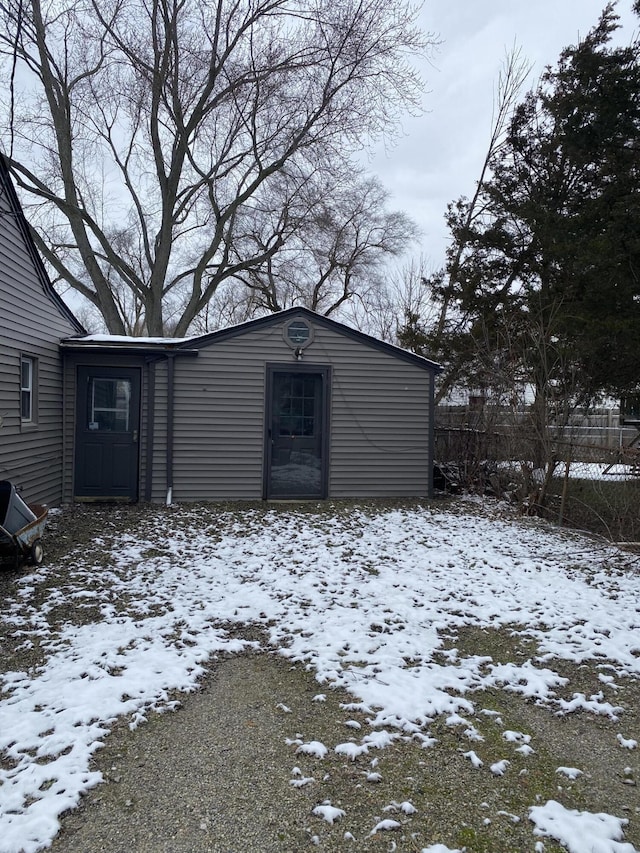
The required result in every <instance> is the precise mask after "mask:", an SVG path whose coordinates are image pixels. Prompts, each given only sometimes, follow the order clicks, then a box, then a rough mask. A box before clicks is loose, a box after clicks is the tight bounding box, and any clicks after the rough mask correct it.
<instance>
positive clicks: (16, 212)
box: [0, 152, 87, 335]
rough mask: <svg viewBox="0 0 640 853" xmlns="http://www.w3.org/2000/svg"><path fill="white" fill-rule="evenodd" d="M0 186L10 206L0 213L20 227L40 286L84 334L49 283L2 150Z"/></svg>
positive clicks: (0, 157)
mask: <svg viewBox="0 0 640 853" xmlns="http://www.w3.org/2000/svg"><path fill="white" fill-rule="evenodd" d="M0 186H1V187H2V189H3V191H4V193H3V194H4V196H5V198H7V199H8V201H9V205H10V207H11V210H10V211H0V214H1V213H7V212H9V213H10V215H12V216H13V217H14V219H15V222H16V224H17V226H18V228H19V229H20V233H21V234H22V238H23V240H24V245H25V247H26V249H27V251H28V253H29V256H30V258H31V260H32V262H33V267H34V270H35V273H36V276H37V277H38V280H39V282H40V284H41V286H42V289H43V291H44V293H45V294H46V296H47V297H48V298H49V300H50V301H51V303H52V304H53V306H54V308H55V309H56V310H57V311H58V312H59V313H60V314H61V315H62V316H63V317H64V318H65V320H67V321H68V322H69V323H71V325H72V326H73V328H74V329H75V330H76V331H77V333H78V334H80V335H86V333H87V332H86V329H85V328H84V327H83V326H82V324H81V323H80V321H79V320H78V319H77V317H76V316H75V315H74V314H73V312H72V311H71V309H70V308H69V307H68V306H67V305H66V303H65V302H64V301H63V299H62V297H60V296H59V295H58V293H56V290H55V288H54V287H53V285H52V284H51V279H50V278H49V276H48V274H47V271H46V269H45V266H44V263H43V262H42V258H41V257H40V253H39V252H38V250H37V249H36V245H35V243H34V242H33V237H32V235H31V229H30V228H29V224H28V223H27V220H26V219H25V216H24V212H23V210H22V206H21V204H20V200H19V199H18V195H17V193H16V191H15V187H14V186H13V181H12V180H11V175H10V172H9V167H8V165H7V160H6V158H5V156H4V155H3V154H2V152H0Z"/></svg>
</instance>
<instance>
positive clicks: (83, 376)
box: [72, 362, 143, 503]
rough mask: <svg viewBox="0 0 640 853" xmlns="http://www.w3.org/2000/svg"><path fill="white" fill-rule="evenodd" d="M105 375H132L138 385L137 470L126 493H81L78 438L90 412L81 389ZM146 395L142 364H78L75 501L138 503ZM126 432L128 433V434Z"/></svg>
mask: <svg viewBox="0 0 640 853" xmlns="http://www.w3.org/2000/svg"><path fill="white" fill-rule="evenodd" d="M92 376H93V377H96V376H97V377H100V376H102V377H105V378H114V379H117V378H128V376H132V377H133V378H134V380H135V383H136V385H137V389H136V390H137V395H138V399H137V405H136V406H135V408H133V407H132V412H135V416H136V421H137V428H136V429H135V430H134V434H133V435H132V439H131V445H132V446H134V448H135V453H134V454H133V458H135V463H136V471H135V478H134V480H133V481H132V488H131V489H130V491H129V492H128V493H127V494H126V495H106V494H101V495H97V494H96V495H79V494H77V482H78V479H77V478H78V453H79V441H78V437H79V434H80V432H81V430H82V423H83V422H84V418H86V412H84V411H82V412H81V411H80V406H81V402H82V401H83V400H84V403H85V404H86V402H87V400H86V397H85V395H86V391H83V390H82V388H81V384H82V383H84V382H85V380H86V381H87V382H88V380H89V379H90V378H91V377H92ZM142 395H143V371H142V367H141V366H140V365H139V364H122V365H117V364H114V363H113V362H111V363H109V364H101V363H85V364H76V369H75V400H74V420H73V425H74V430H73V479H72V497H73V500H74V501H78V502H87V501H114V502H126V503H137V502H138V500H139V499H140V472H141V447H142V441H141V435H142ZM124 434H126V433H124Z"/></svg>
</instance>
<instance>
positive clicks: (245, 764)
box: [0, 508, 640, 853]
mask: <svg viewBox="0 0 640 853" xmlns="http://www.w3.org/2000/svg"><path fill="white" fill-rule="evenodd" d="M144 511H145V510H143V509H140V508H131V509H129V510H119V515H118V518H119V519H120V521H119V522H118V523H119V524H123V525H126V524H128V525H129V526H130V527H135V526H136V524H137V521H138V520H139V519H140V518H141V515H140V513H144ZM147 511H148V510H147ZM101 513H104V515H103V516H101ZM101 518H102V520H103V521H105V520H106V519H107V518H109V519H110V522H111V523H113V519H114V516H113V514H112V513H111V514H109V512H108V510H101V509H99V508H92V509H90V510H89V509H83V508H76V509H75V510H72V511H69V512H68V513H64V514H62V515H60V516H56V517H54V519H53V520H52V523H51V524H50V527H49V530H48V535H47V539H46V541H45V546H46V548H47V551H48V559H49V561H55V562H56V566H57V574H56V578H55V583H58V584H60V583H61V582H62V581H63V580H64V572H65V554H67V553H68V551H69V549H70V548H71V546H72V545H73V546H77V545H79V544H83V545H84V547H85V548H86V549H87V551H90V550H91V549H92V548H94V547H95V546H93V545H92V531H94V530H95V529H96V521H97V522H98V523H100V519H101ZM97 556H98V555H97V553H96V558H97ZM21 577H22V573H21V572H13V571H8V572H7V571H4V572H2V573H1V574H0V596H1V597H2V599H3V601H6V600H8V599H10V598H12V597H14V596H15V595H16V594H17V592H18V585H19V581H20V578H21ZM53 582H54V580H53V579H50V580H47V581H45V583H53ZM43 592H44V590H43ZM74 607H75V605H74V604H73V602H68V603H66V604H65V605H64V608H61V610H60V611H59V612H57V613H55V614H53V613H52V614H51V619H52V620H58V621H59V622H60V624H62V622H64V621H66V620H72V621H73V620H77V621H82V620H84V619H87V618H90V617H89V616H88V615H87V614H88V611H87V610H86V609H85V610H82V611H81V610H75V609H74ZM0 612H1V608H0ZM239 635H240V636H245V637H247V638H250V639H258V640H262V637H261V635H260V634H258V633H257V632H256V630H255V628H253V627H252V626H250V625H249V626H246V627H245V628H244V629H239ZM0 644H1V647H2V649H3V654H2V658H1V659H0V669H2V670H5V671H7V670H22V671H29V670H30V669H31V668H35V667H37V666H38V665H39V664H40V663H41V662H42V660H43V657H42V655H43V653H42V652H41V650H38V649H37V648H36V649H32V650H24V649H19V648H18V647H19V645H20V643H19V638H17V637H15V636H14V634H13V633H12V628H11V625H10V624H8V623H7V622H4V621H2V620H0ZM263 645H264V647H263V650H262V651H260V652H255V653H243V654H241V655H236V656H221V657H217V658H215V659H212V660H211V661H210V662H209V669H208V674H207V675H206V677H205V678H204V679H203V680H202V682H201V684H200V685H199V689H198V690H197V691H195V692H193V693H191V694H187V695H182V696H179V697H176V698H178V699H179V700H180V702H181V706H180V708H179V709H178V710H176V711H173V712H168V713H164V714H155V713H154V714H152V715H150V717H149V721H148V722H147V723H146V724H145V725H143V726H141V727H140V728H138V729H137V730H136V731H130V729H129V727H128V725H127V723H126V721H119V722H117V723H116V724H115V726H114V728H113V731H112V733H111V734H110V735H109V737H108V738H107V739H106V741H105V745H104V747H103V748H102V749H101V750H99V751H98V752H97V753H96V755H95V758H94V768H93V769H98V770H100V771H101V772H102V774H103V777H104V783H103V784H101V785H99V786H98V787H96V788H95V789H93V790H92V791H91V792H89V793H88V794H87V795H86V796H85V797H84V798H83V800H82V802H81V805H80V807H79V808H78V809H75V810H73V811H70V812H68V813H67V814H66V815H65V816H64V817H63V820H62V828H61V831H60V833H59V835H58V837H57V838H56V840H55V841H54V844H53V846H52V848H51V849H52V851H53V853H81V851H85V853H93V851H96V850H101V851H104V853H134V851H138V853H151V851H153V853H162V851H167V853H183V851H184V853H187V851H190V852H192V853H200V851H219V853H270V851H283V853H286V851H291V853H294V852H295V853H297V851H302V850H305V849H313V847H318V848H319V849H322V850H327V851H334V850H336V851H337V850H345V849H347V850H348V849H353V850H358V851H364V853H368V851H380V850H384V851H386V850H397V851H420V850H422V849H423V848H424V847H428V846H429V845H432V844H436V843H440V844H445V845H447V846H448V847H450V848H451V849H460V850H462V849H464V850H466V851H469V853H489V851H493V853H512V851H513V853H515V851H533V849H534V844H535V841H536V838H535V837H534V835H533V825H532V824H531V822H530V821H529V819H528V810H529V808H530V807H531V806H533V805H536V804H543V803H545V802H547V800H550V799H554V800H557V801H558V802H560V803H562V804H563V805H564V806H566V807H567V808H572V809H578V810H584V811H589V812H605V813H608V814H611V815H616V816H618V817H621V818H625V819H627V820H628V821H629V823H628V825H627V826H626V828H625V841H626V842H628V843H630V844H632V845H633V846H634V848H635V849H637V850H640V794H639V792H638V788H637V782H638V781H639V780H640V749H634V750H629V749H624V748H622V747H621V746H620V744H619V743H618V741H617V735H618V733H620V732H621V731H622V732H624V736H625V738H634V739H636V740H638V741H639V742H640V682H638V680H635V679H630V678H628V679H620V678H617V679H616V683H617V684H618V689H617V691H616V694H615V703H616V704H617V705H619V706H621V707H622V709H623V711H622V714H621V716H620V719H619V720H610V719H608V718H604V717H596V716H593V715H591V714H588V713H587V712H585V711H580V712H578V713H574V714H569V715H566V716H557V715H555V714H554V713H553V711H552V710H550V709H548V708H543V707H539V706H538V705H536V704H534V703H532V702H530V701H526V700H524V699H522V698H521V697H519V696H516V695H514V694H512V693H506V692H504V691H499V690H495V691H485V692H483V693H479V694H478V693H477V694H471V695H470V696H469V698H470V699H471V701H472V702H473V703H474V706H475V712H476V713H475V716H474V717H473V718H472V722H473V725H474V726H475V727H476V729H477V730H478V732H479V733H480V734H481V735H482V738H483V740H482V741H478V742H476V743H471V744H470V743H469V740H468V738H467V737H465V736H464V734H463V731H462V729H461V727H459V726H451V725H447V724H446V722H445V720H443V719H437V720H435V721H434V723H433V724H432V725H431V726H430V734H431V736H432V737H433V738H434V739H435V742H434V743H433V744H432V745H429V746H427V747H425V746H424V745H423V744H422V743H421V742H420V740H419V739H416V738H414V737H411V736H410V735H407V734H403V735H402V737H400V738H399V739H397V740H395V741H394V742H393V743H392V744H391V745H390V746H387V747H386V748H384V749H379V750H374V749H371V750H370V751H369V753H368V754H365V755H361V756H358V757H357V758H356V759H355V760H353V761H352V760H350V759H347V758H345V756H343V755H338V754H336V753H335V752H334V751H333V750H334V747H335V746H336V745H337V744H339V743H343V742H345V741H349V740H350V739H354V740H357V741H358V742H359V740H360V738H361V737H362V736H363V734H365V733H368V732H369V731H371V729H370V727H369V726H368V723H367V719H366V716H365V715H363V714H362V713H360V712H354V711H353V710H351V709H348V708H346V707H344V706H345V705H348V703H349V701H350V697H349V696H348V695H347V694H345V693H342V692H340V691H338V690H329V689H327V687H326V685H325V686H321V685H319V684H318V683H317V682H316V680H315V679H314V677H313V673H311V672H308V671H306V670H305V669H304V668H303V667H301V666H299V665H298V666H291V664H290V663H289V662H287V661H286V660H285V659H284V658H282V657H281V656H280V655H278V654H277V650H275V649H269V648H268V646H266V644H263ZM449 645H455V646H456V648H458V650H459V652H460V654H461V655H469V654H477V655H490V656H491V657H492V658H493V660H494V661H496V662H507V661H509V660H514V659H518V660H522V659H523V657H529V656H532V655H535V648H532V647H531V646H530V645H526V644H525V643H524V641H523V640H522V638H519V637H517V636H512V635H511V632H509V631H507V630H504V629H502V630H491V629H486V630H480V629H472V628H469V629H468V630H467V629H465V630H463V631H460V632H459V633H458V635H457V636H455V637H452V638H450V640H449ZM600 663H602V662H600ZM547 665H549V664H547ZM553 668H554V669H556V670H557V671H559V672H560V674H561V675H563V676H565V677H566V678H568V679H569V683H568V684H567V685H566V687H564V688H563V695H564V696H566V698H570V697H571V696H572V694H573V693H574V692H582V693H585V694H586V695H590V693H596V692H598V691H599V690H600V689H601V687H602V684H601V682H599V680H598V674H599V673H600V672H601V670H600V669H598V668H596V667H595V666H594V665H590V664H585V665H581V666H576V665H571V664H568V663H564V662H553ZM319 693H324V694H325V696H326V701H315V698H316V697H317V696H318V694H319ZM486 712H488V713H486ZM348 721H350V725H347V722H348ZM354 722H355V723H358V724H359V725H360V726H361V729H358V730H355V728H353V727H351V726H352V725H353V723H354ZM507 730H513V731H518V732H523V733H526V734H528V735H530V738H531V740H530V745H531V747H532V748H533V750H534V752H533V753H532V754H531V755H528V756H524V755H520V754H517V753H515V751H514V750H513V748H512V747H513V745H512V744H507V743H505V739H504V736H503V733H504V731H507ZM300 740H304V741H305V742H306V741H310V740H316V741H320V742H322V743H324V744H326V745H327V746H328V747H329V752H328V754H327V755H326V756H325V757H324V758H322V759H318V758H315V757H312V756H309V755H304V754H299V753H296V750H297V747H298V744H299V741H300ZM470 749H473V750H474V751H475V752H476V754H477V756H478V757H479V758H480V759H481V760H482V762H483V766H482V767H480V768H475V767H473V766H472V763H471V762H470V760H469V759H468V758H466V757H465V756H464V753H465V752H468V751H469V750H470ZM506 757H508V759H509V761H510V765H509V767H508V770H507V772H506V773H505V774H504V775H503V776H495V775H494V774H492V773H491V772H490V771H489V769H488V768H489V766H490V765H491V764H492V763H493V762H496V761H499V760H501V759H504V758H506ZM563 766H564V767H574V768H579V769H580V770H581V771H582V775H580V776H579V777H578V778H577V779H575V780H573V781H571V780H569V779H568V778H567V777H566V776H564V775H562V774H559V773H558V772H557V768H558V767H563ZM372 773H374V774H379V777H380V778H379V779H377V775H376V776H374V777H371V774H372ZM303 779H309V780H311V781H308V782H306V784H304V785H302V786H300V787H298V786H296V785H294V784H291V783H292V782H298V783H299V782H300V781H301V780H303ZM374 780H375V781H374ZM326 802H330V803H331V805H332V806H335V807H337V808H339V809H341V810H343V811H344V813H345V814H344V816H343V817H340V818H339V819H338V820H336V822H335V823H334V824H329V823H328V822H327V821H326V820H323V819H322V817H320V816H318V815H315V814H314V813H313V810H314V809H315V808H316V807H317V806H318V805H319V804H322V803H326ZM403 803H410V804H411V805H412V806H413V808H415V812H414V813H406V810H403V808H402V804H403ZM385 819H392V820H394V821H396V822H397V823H398V824H399V826H398V827H397V828H395V829H393V830H388V831H385V830H380V831H378V832H376V833H375V834H372V831H373V829H374V827H375V826H376V825H377V824H378V823H379V822H380V821H382V820H385ZM345 834H346V835H345ZM544 843H545V853H554V851H561V850H563V849H564V848H562V847H560V846H559V845H557V844H556V843H555V842H553V841H552V840H550V839H545V840H544ZM1 848H2V842H1V840H0V850H1Z"/></svg>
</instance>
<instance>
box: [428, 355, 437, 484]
mask: <svg viewBox="0 0 640 853" xmlns="http://www.w3.org/2000/svg"><path fill="white" fill-rule="evenodd" d="M430 373H431V381H430V382H429V472H428V475H427V497H428V498H432V497H433V463H434V458H433V457H434V455H435V447H436V441H435V438H436V417H435V416H436V394H435V390H436V388H435V386H436V372H435V370H432V371H430Z"/></svg>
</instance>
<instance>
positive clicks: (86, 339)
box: [73, 335, 198, 346]
mask: <svg viewBox="0 0 640 853" xmlns="http://www.w3.org/2000/svg"><path fill="white" fill-rule="evenodd" d="M195 337H198V336H197V335H191V336H189V337H187V338H141V337H135V336H134V335H84V336H83V337H81V338H73V343H74V344H78V343H80V344H83V343H95V344H126V345H127V346H136V345H139V346H149V344H160V345H165V346H169V345H171V344H182V343H185V341H191V340H193V339H194V338H195Z"/></svg>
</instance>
